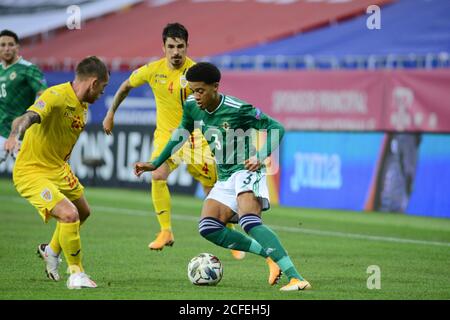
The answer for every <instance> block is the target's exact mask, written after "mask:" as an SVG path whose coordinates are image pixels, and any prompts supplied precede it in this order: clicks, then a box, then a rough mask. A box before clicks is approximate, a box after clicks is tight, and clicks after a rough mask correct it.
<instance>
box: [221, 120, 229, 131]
mask: <svg viewBox="0 0 450 320" xmlns="http://www.w3.org/2000/svg"><path fill="white" fill-rule="evenodd" d="M222 128H224V129H225V130H228V129H230V124H229V123H228V122H226V121H225V122H224V123H223V124H222Z"/></svg>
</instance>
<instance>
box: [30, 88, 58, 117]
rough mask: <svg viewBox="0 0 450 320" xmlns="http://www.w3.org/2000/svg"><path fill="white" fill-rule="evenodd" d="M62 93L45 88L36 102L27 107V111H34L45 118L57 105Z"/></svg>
mask: <svg viewBox="0 0 450 320" xmlns="http://www.w3.org/2000/svg"><path fill="white" fill-rule="evenodd" d="M60 99H61V95H60V94H59V93H57V92H56V91H54V90H53V89H47V90H45V91H44V92H43V93H42V95H41V96H40V97H39V98H38V99H37V100H36V101H35V102H34V104H33V105H32V106H31V107H29V108H28V109H27V111H34V112H36V113H37V114H39V116H40V117H41V121H42V120H44V119H45V118H46V117H47V116H48V115H49V114H50V113H51V112H52V111H53V110H54V109H55V108H56V107H57V106H58V101H59V100H60Z"/></svg>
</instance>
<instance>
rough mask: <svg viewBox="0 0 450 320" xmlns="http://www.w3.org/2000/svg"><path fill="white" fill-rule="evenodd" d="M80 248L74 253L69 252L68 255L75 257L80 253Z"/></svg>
mask: <svg viewBox="0 0 450 320" xmlns="http://www.w3.org/2000/svg"><path fill="white" fill-rule="evenodd" d="M80 251H81V249H78V251H77V252H76V253H71V254H70V255H71V256H72V257H76V256H77V255H78V254H79V253H80Z"/></svg>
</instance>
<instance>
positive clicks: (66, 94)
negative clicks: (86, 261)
mask: <svg viewBox="0 0 450 320" xmlns="http://www.w3.org/2000/svg"><path fill="white" fill-rule="evenodd" d="M108 81H109V73H108V70H107V68H106V66H105V64H104V63H103V62H102V61H101V60H100V59H98V58H97V57H87V58H85V59H83V60H82V61H81V62H80V63H79V64H78V65H77V68H76V76H75V79H74V81H73V82H66V83H63V84H60V85H56V86H53V87H50V88H48V89H47V90H45V91H44V93H43V94H42V95H41V96H40V97H39V99H38V100H36V102H35V103H34V104H33V105H32V106H31V107H29V108H28V110H27V112H26V113H25V114H24V115H22V116H20V117H19V118H16V119H15V120H14V121H13V124H12V129H11V134H10V135H9V138H8V140H7V141H6V143H5V149H6V151H7V152H13V151H14V150H16V149H17V148H18V147H19V138H20V137H22V135H25V136H24V139H23V143H22V146H21V147H20V151H19V153H18V156H17V160H16V163H15V166H14V171H13V181H14V185H15V187H16V189H17V191H18V192H19V193H20V195H21V196H22V197H24V198H25V199H27V200H28V201H29V202H30V203H31V204H32V205H33V206H34V207H35V208H36V209H37V210H38V211H39V214H40V215H41V216H42V219H43V220H44V222H48V220H49V219H50V218H51V217H54V218H56V219H57V223H56V229H55V231H54V233H53V237H52V239H51V241H50V243H49V244H48V245H45V244H43V245H40V246H39V248H38V251H39V252H40V253H41V255H42V257H43V258H44V260H45V262H46V273H47V276H48V277H49V278H50V279H52V280H55V281H58V280H60V275H59V272H58V267H59V263H60V258H59V255H60V253H61V251H62V252H63V253H64V257H65V259H66V261H67V265H68V267H69V270H70V276H69V278H68V280H67V287H68V288H69V289H81V288H96V287H97V285H96V284H95V282H94V281H92V280H91V279H90V278H89V276H87V275H86V274H85V273H84V269H83V266H82V263H81V261H82V255H83V252H82V251H81V241H80V224H82V223H83V222H84V221H85V220H86V219H87V218H88V216H89V214H90V209H89V205H88V203H87V201H86V198H85V197H84V193H83V190H84V188H83V186H82V185H81V184H80V182H79V181H78V178H77V177H76V176H75V175H74V174H73V173H72V170H71V168H70V166H69V164H68V163H67V161H68V160H69V158H70V154H71V152H72V149H73V147H74V145H75V143H76V142H77V140H78V137H79V136H80V134H81V132H82V131H83V129H84V126H85V124H86V120H87V119H86V117H87V111H88V103H94V102H95V101H96V100H97V99H98V98H99V97H100V95H101V94H102V93H103V91H104V88H105V86H106V85H107V83H108Z"/></svg>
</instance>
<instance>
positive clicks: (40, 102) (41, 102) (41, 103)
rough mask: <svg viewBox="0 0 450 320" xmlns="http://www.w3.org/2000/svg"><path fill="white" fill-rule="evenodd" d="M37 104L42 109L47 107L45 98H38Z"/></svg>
mask: <svg viewBox="0 0 450 320" xmlns="http://www.w3.org/2000/svg"><path fill="white" fill-rule="evenodd" d="M34 105H35V106H36V108H38V109H40V110H42V109H44V108H45V101H44V100H38V101H36V103H35V104H34Z"/></svg>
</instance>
